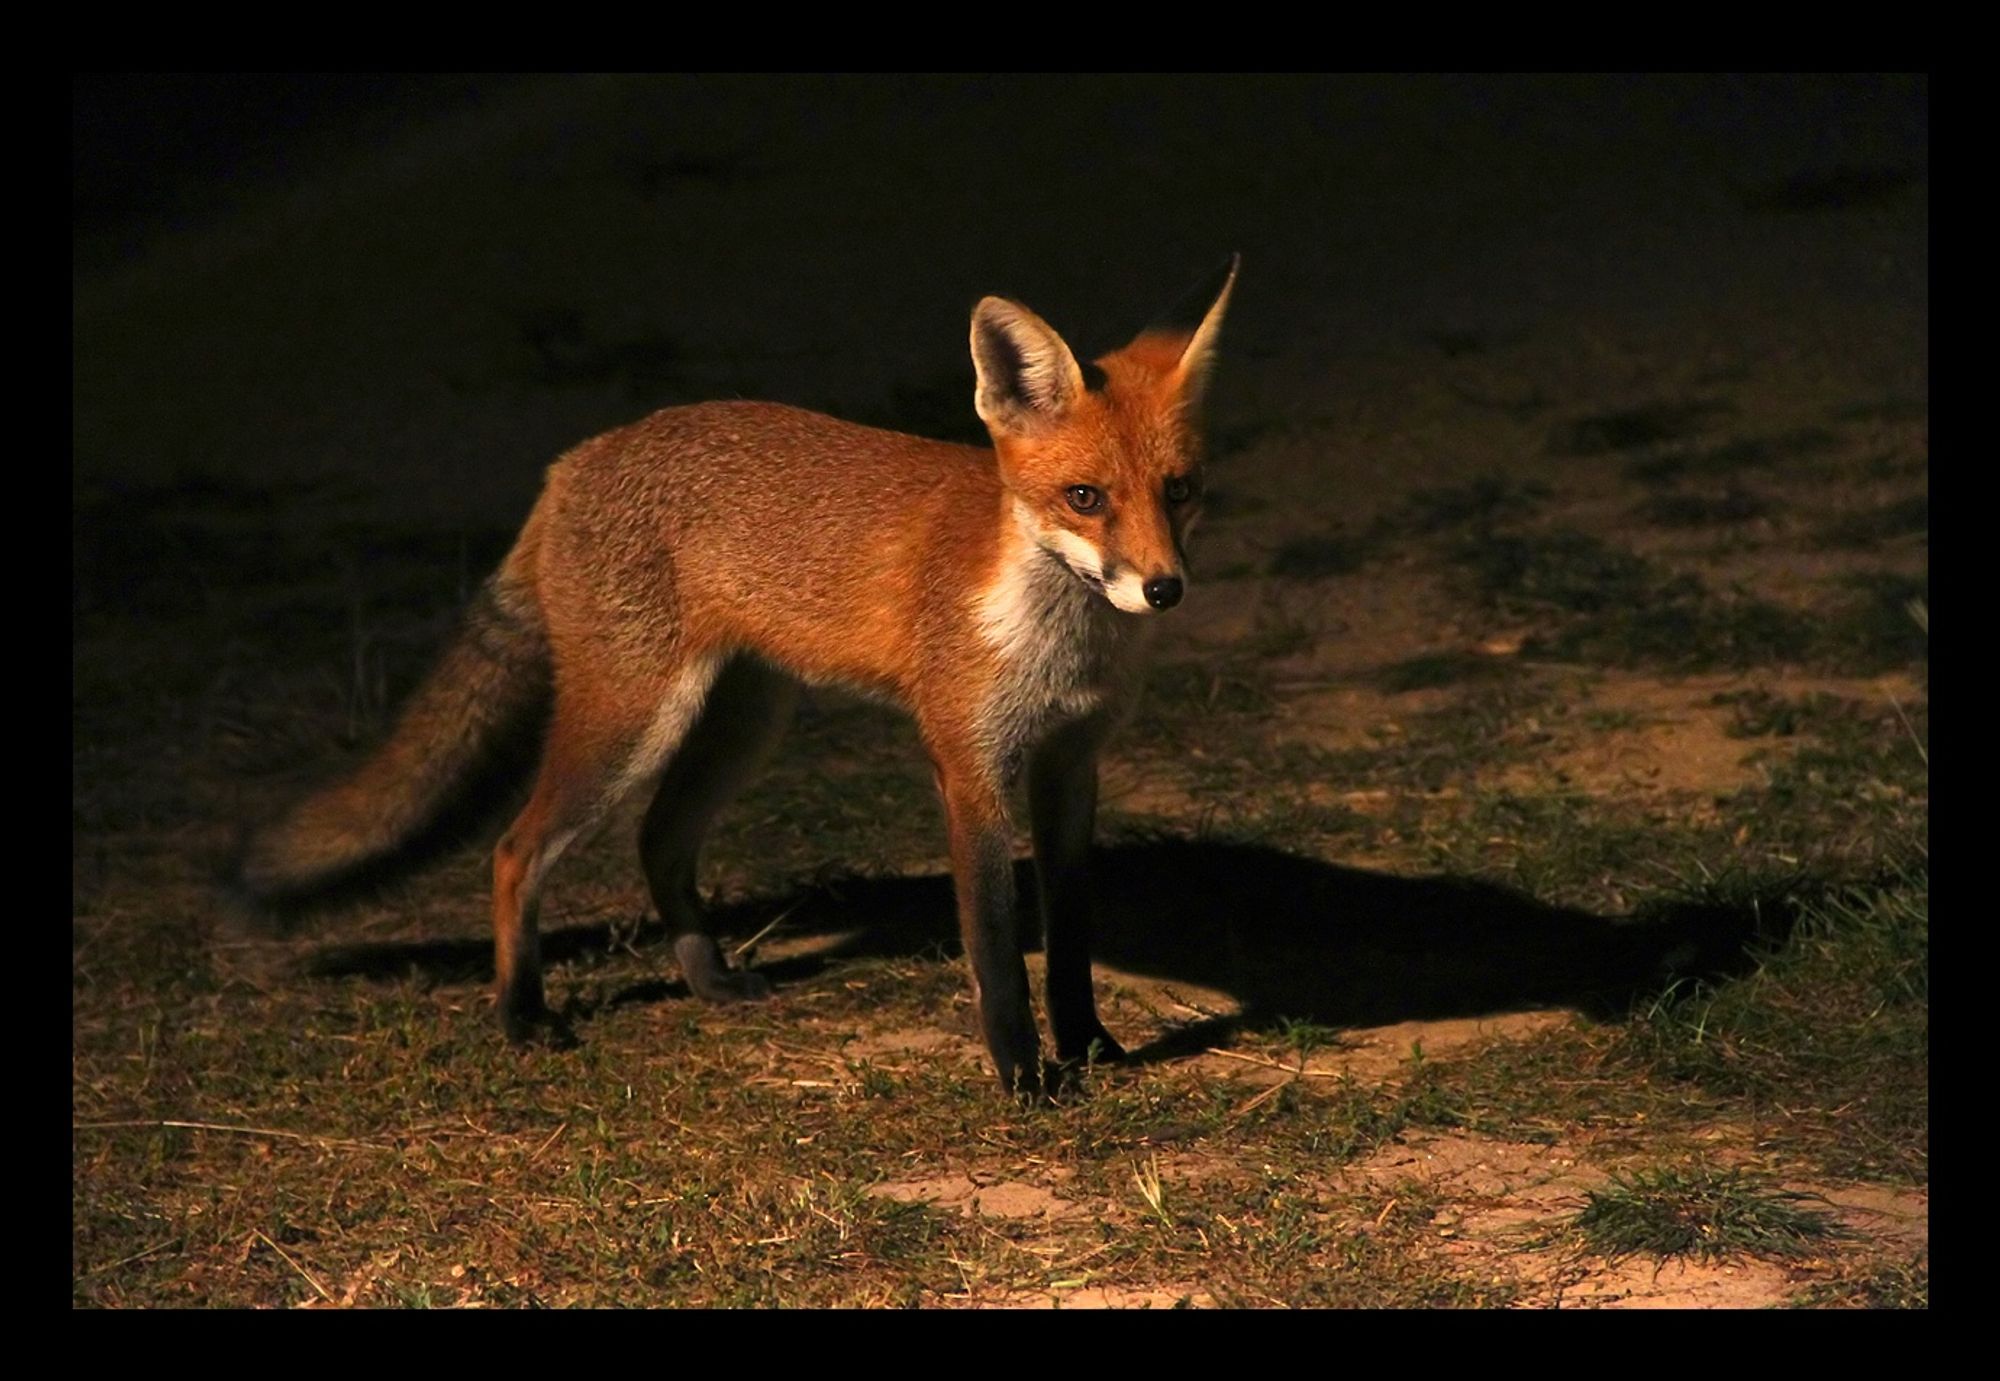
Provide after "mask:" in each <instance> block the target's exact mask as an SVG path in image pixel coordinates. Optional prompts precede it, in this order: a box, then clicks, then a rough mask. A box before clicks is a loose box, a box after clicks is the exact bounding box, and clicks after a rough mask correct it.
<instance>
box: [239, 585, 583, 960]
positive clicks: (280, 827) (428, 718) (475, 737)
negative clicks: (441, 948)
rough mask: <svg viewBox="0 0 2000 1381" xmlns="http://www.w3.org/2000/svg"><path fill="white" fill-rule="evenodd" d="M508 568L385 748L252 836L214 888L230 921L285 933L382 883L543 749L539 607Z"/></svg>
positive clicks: (437, 842) (431, 851)
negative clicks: (304, 917) (318, 910)
mask: <svg viewBox="0 0 2000 1381" xmlns="http://www.w3.org/2000/svg"><path fill="white" fill-rule="evenodd" d="M514 565H515V563H514V562H512V561H510V562H509V563H508V565H507V566H503V567H502V568H501V569H500V570H499V571H498V572H496V573H495V574H494V575H493V576H492V577H491V578H490V579H489V580H488V581H487V582H486V584H485V585H484V586H482V587H481V588H480V591H479V594H478V596H477V598H475V599H474V601H473V603H472V607H471V608H470V609H468V610H467V611H466V614H465V618H464V622H463V624H462V625H461V627H460V629H459V632H458V635H457V637H456V639H455V640H454V641H453V642H452V644H451V646H450V647H449V648H448V649H447V650H446V652H445V653H444V656H443V657H442V658H440V659H439V661H438V664H437V666H435V667H434V668H432V670H431V673H430V675H429V676H428V677H426V678H425V679H424V682H423V684H422V685H420V686H419V687H418V688H417V691H416V693H415V694H414V695H412V696H411V697H410V701H409V703H408V704H407V705H405V706H404V708H403V711H402V715H401V718H400V719H398V721H397V723H396V728H395V731H394V732H393V733H392V734H390V736H389V741H388V742H387V743H386V744H384V745H383V746H382V747H381V748H380V749H378V750H377V751H376V752H375V754H374V755H373V756H372V757H370V758H369V759H368V761H367V762H365V763H363V764H362V765H361V766H360V767H359V768H357V769H356V770H355V771H354V772H353V773H352V774H350V775H349V776H348V777H346V778H345V779H344V780H342V781H339V782H337V783H335V784H334V785H332V786H330V787H327V788H325V789H324V790H322V791H319V792H317V793H316V794H314V795H312V796H309V797H307V798H306V799H305V800H304V801H301V802H300V803H299V804H298V805H296V806H294V807H293V808H292V809H291V810H290V812H288V813H287V814H285V815H284V816H282V817H280V818H279V819H278V820H277V821H276V822H275V823H273V824H270V825H266V826H264V827H262V828H259V829H256V830H253V831H252V832H251V834H250V835H249V838H248V840H247V841H246V842H245V844H244V845H243V847H242V849H241V851H240V852H239V853H238V855H237V857H236V860H235V862H234V865H233V866H232V867H231V868H230V870H229V875H228V878H227V880H226V881H225V884H224V886H225V891H226V893H227V900H228V902H229V903H230V909H231V911H232V912H233V913H234V918H235V919H236V920H237V921H238V922H241V923H248V924H250V925H253V926H257V927H261V928H270V927H274V926H282V925H283V924H285V923H287V922H289V921H290V920H292V919H294V918H296V917H297V916H298V915H299V914H300V913H302V912H304V911H306V910H309V909H312V908H315V907H318V906H322V905H328V904H333V903H337V902H340V901H343V900H348V899H351V898H353V897H355V896H358V895H362V894H365V893H367V892H369V891H371V890H373V889H374V888H377V887H379V886H382V885H383V884H386V883H388V882H392V881H394V880H395V879H396V878H398V877H402V876H405V875H407V874H408V873H410V872H413V871H414V870H415V869H416V868H418V867H419V866H421V865H422V864H424V863H426V862H428V861H429V860H431V859H432V858H434V857H436V856H437V855H438V854H440V853H442V852H444V851H445V850H446V849H449V848H451V847H452V846H453V845H455V844H457V843H459V842H461V841H462V840H463V838H464V837H465V836H466V835H467V834H468V833H470V832H472V831H474V830H476V829H477V828H478V827H479V826H480V825H481V824H482V823H484V821H485V817H487V816H488V815H490V814H491V813H492V812H493V811H494V810H495V809H496V808H498V807H499V806H502V805H504V804H505V803H507V802H508V801H510V800H511V799H512V798H513V795H514V791H513V788H514V787H515V786H516V785H517V784H518V783H519V782H520V781H521V779H522V778H523V777H525V775H526V774H527V772H528V770H529V769H530V768H531V767H532V766H533V764H534V761H535V758H536V755H537V753H538V751H539V748H540V744H541V737H542V733H543V730H544V727H545V722H546V719H547V715H548V705H549V686H550V680H549V650H548V635H547V631H546V629H545V627H544V625H543V622H542V614H541V609H540V607H539V605H538V604H537V602H536V600H535V596H534V592H533V591H532V590H531V589H529V588H527V587H526V585H525V584H524V583H521V582H520V581H518V580H516V579H515V578H513V577H512V575H511V574H510V571H511V569H512V568H513V566H514Z"/></svg>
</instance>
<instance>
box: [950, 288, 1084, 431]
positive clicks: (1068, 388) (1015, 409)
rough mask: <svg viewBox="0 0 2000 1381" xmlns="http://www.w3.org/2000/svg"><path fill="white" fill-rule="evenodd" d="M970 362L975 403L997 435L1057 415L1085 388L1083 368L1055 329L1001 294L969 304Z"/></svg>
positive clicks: (1041, 421)
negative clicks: (975, 379) (975, 383)
mask: <svg viewBox="0 0 2000 1381" xmlns="http://www.w3.org/2000/svg"><path fill="white" fill-rule="evenodd" d="M972 367H973V370H974V371H975V372H976V373H977V375H978V377H979V385H978V388H977V389H976V390H975V391H974V393H973V396H972V402H973V406H974V407H976V408H977V409H978V410H979V419H980V420H981V421H982V422H984V423H985V424H986V426H987V428H988V429H989V430H990V431H992V432H993V433H994V434H995V435H996V436H997V435H999V434H1001V433H1003V432H1004V433H1016V432H1024V431H1031V430H1034V429H1035V428H1036V427H1038V426H1040V425H1042V424H1044V423H1047V422H1051V421H1053V420H1055V419H1056V418H1058V417H1060V416H1062V415H1063V413H1064V412H1066V411H1068V409H1069V406H1070V404H1072V403H1074V402H1075V401H1076V399H1077V397H1078V396H1079V395H1080V394H1082V392H1083V371H1082V370H1080V369H1078V368H1077V364H1076V356H1074V355H1072V354H1071V353H1070V350H1069V346H1067V345H1065V344H1064V343H1063V338H1062V337H1061V336H1059V335H1057V334H1056V333H1055V328H1054V327H1052V326H1050V325H1049V324H1048V323H1047V322H1046V321H1043V320H1042V319H1041V318H1040V317H1038V316H1036V315H1035V314H1034V313H1033V312H1031V311H1029V310H1028V309H1027V308H1026V307H1023V306H1022V305H1021V304H1020V303H1018V302H1009V301H1008V300H1007V299H1006V298H1004V297H989V298H986V299H984V300H983V301H981V302H980V304H979V305H978V306H977V307H975V308H973V311H972Z"/></svg>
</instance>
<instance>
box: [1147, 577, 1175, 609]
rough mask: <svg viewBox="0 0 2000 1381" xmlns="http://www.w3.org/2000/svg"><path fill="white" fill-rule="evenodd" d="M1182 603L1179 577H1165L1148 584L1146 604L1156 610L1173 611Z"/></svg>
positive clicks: (1150, 581)
mask: <svg viewBox="0 0 2000 1381" xmlns="http://www.w3.org/2000/svg"><path fill="white" fill-rule="evenodd" d="M1180 602H1181V582H1180V580H1179V578H1178V577H1175V576H1171V575H1163V576H1161V577H1160V578H1159V579H1157V580H1149V581H1147V582H1146V603H1148V604H1150V605H1152V606H1153V607H1154V608H1155V609H1171V608H1173V607H1174V606H1175V605H1176V604H1179V603H1180Z"/></svg>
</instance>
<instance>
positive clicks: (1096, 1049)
mask: <svg viewBox="0 0 2000 1381" xmlns="http://www.w3.org/2000/svg"><path fill="white" fill-rule="evenodd" d="M1056 1058H1057V1060H1059V1061H1061V1062H1062V1063H1063V1064H1065V1065H1113V1064H1118V1063H1120V1062H1122V1061H1123V1060H1124V1059H1125V1047H1124V1046H1122V1045H1120V1044H1119V1043H1118V1042H1117V1041H1116V1040H1115V1039H1113V1038H1112V1035H1111V1033H1110V1032H1109V1031H1107V1030H1105V1029H1104V1028H1103V1027H1102V1026H1096V1027H1093V1028H1092V1029H1091V1030H1089V1031H1086V1032H1084V1033H1082V1034H1081V1035H1077V1034H1074V1033H1072V1034H1071V1036H1070V1038H1069V1039H1067V1040H1063V1039H1060V1038H1059V1039H1058V1040H1057V1042H1056Z"/></svg>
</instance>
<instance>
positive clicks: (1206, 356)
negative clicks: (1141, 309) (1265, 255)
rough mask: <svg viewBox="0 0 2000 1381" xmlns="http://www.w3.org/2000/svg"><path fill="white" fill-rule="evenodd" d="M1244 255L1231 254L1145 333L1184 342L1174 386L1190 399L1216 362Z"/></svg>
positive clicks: (1197, 398) (1198, 394) (1195, 396)
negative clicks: (1216, 349)
mask: <svg viewBox="0 0 2000 1381" xmlns="http://www.w3.org/2000/svg"><path fill="white" fill-rule="evenodd" d="M1242 264H1243V256H1242V255H1240V254H1232V255H1230V256H1229V257H1228V258H1227V259H1225V260H1223V261H1222V264H1221V266H1220V267H1219V268H1217V269H1216V270H1215V271H1214V272H1212V273H1210V274H1208V275H1207V276H1206V277H1204V278H1203V279H1202V280H1201V281H1200V282H1199V283H1197V284H1195V285H1194V286H1193V287H1192V288H1190V289H1188V291H1187V292H1186V293H1185V294H1183V295H1182V297H1181V299H1180V300H1179V301H1178V302H1176V303H1174V305H1173V306H1171V307H1169V308H1168V309H1167V310H1166V312H1165V313H1163V314H1162V315H1161V316H1160V317H1159V318H1158V319H1157V320H1156V321H1154V322H1153V324H1152V325H1150V326H1148V327H1147V328H1146V329H1145V331H1144V332H1142V333H1141V334H1142V335H1147V336H1155V337H1161V338H1165V339H1171V340H1177V341H1185V342H1186V344H1184V345H1183V346H1182V347H1181V352H1180V358H1179V359H1178V361H1177V362H1176V363H1175V364H1174V366H1173V378H1174V382H1175V386H1176V387H1177V388H1178V389H1179V390H1180V392H1181V394H1182V396H1183V397H1185V398H1187V399H1188V400H1189V401H1190V402H1199V401H1200V399H1201V395H1202V390H1203V389H1204V388H1205V387H1206V386H1207V384H1208V371H1209V369H1210V368H1211V367H1212V366H1213V365H1214V363H1215V343H1216V340H1217V338H1218V337H1220V336H1221V334H1222V314H1223V313H1224V312H1226V311H1228V310H1229V295H1230V293H1231V292H1232V291H1233V290H1234V289H1235V287H1236V270H1237V269H1238V268H1240V267H1242Z"/></svg>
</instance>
